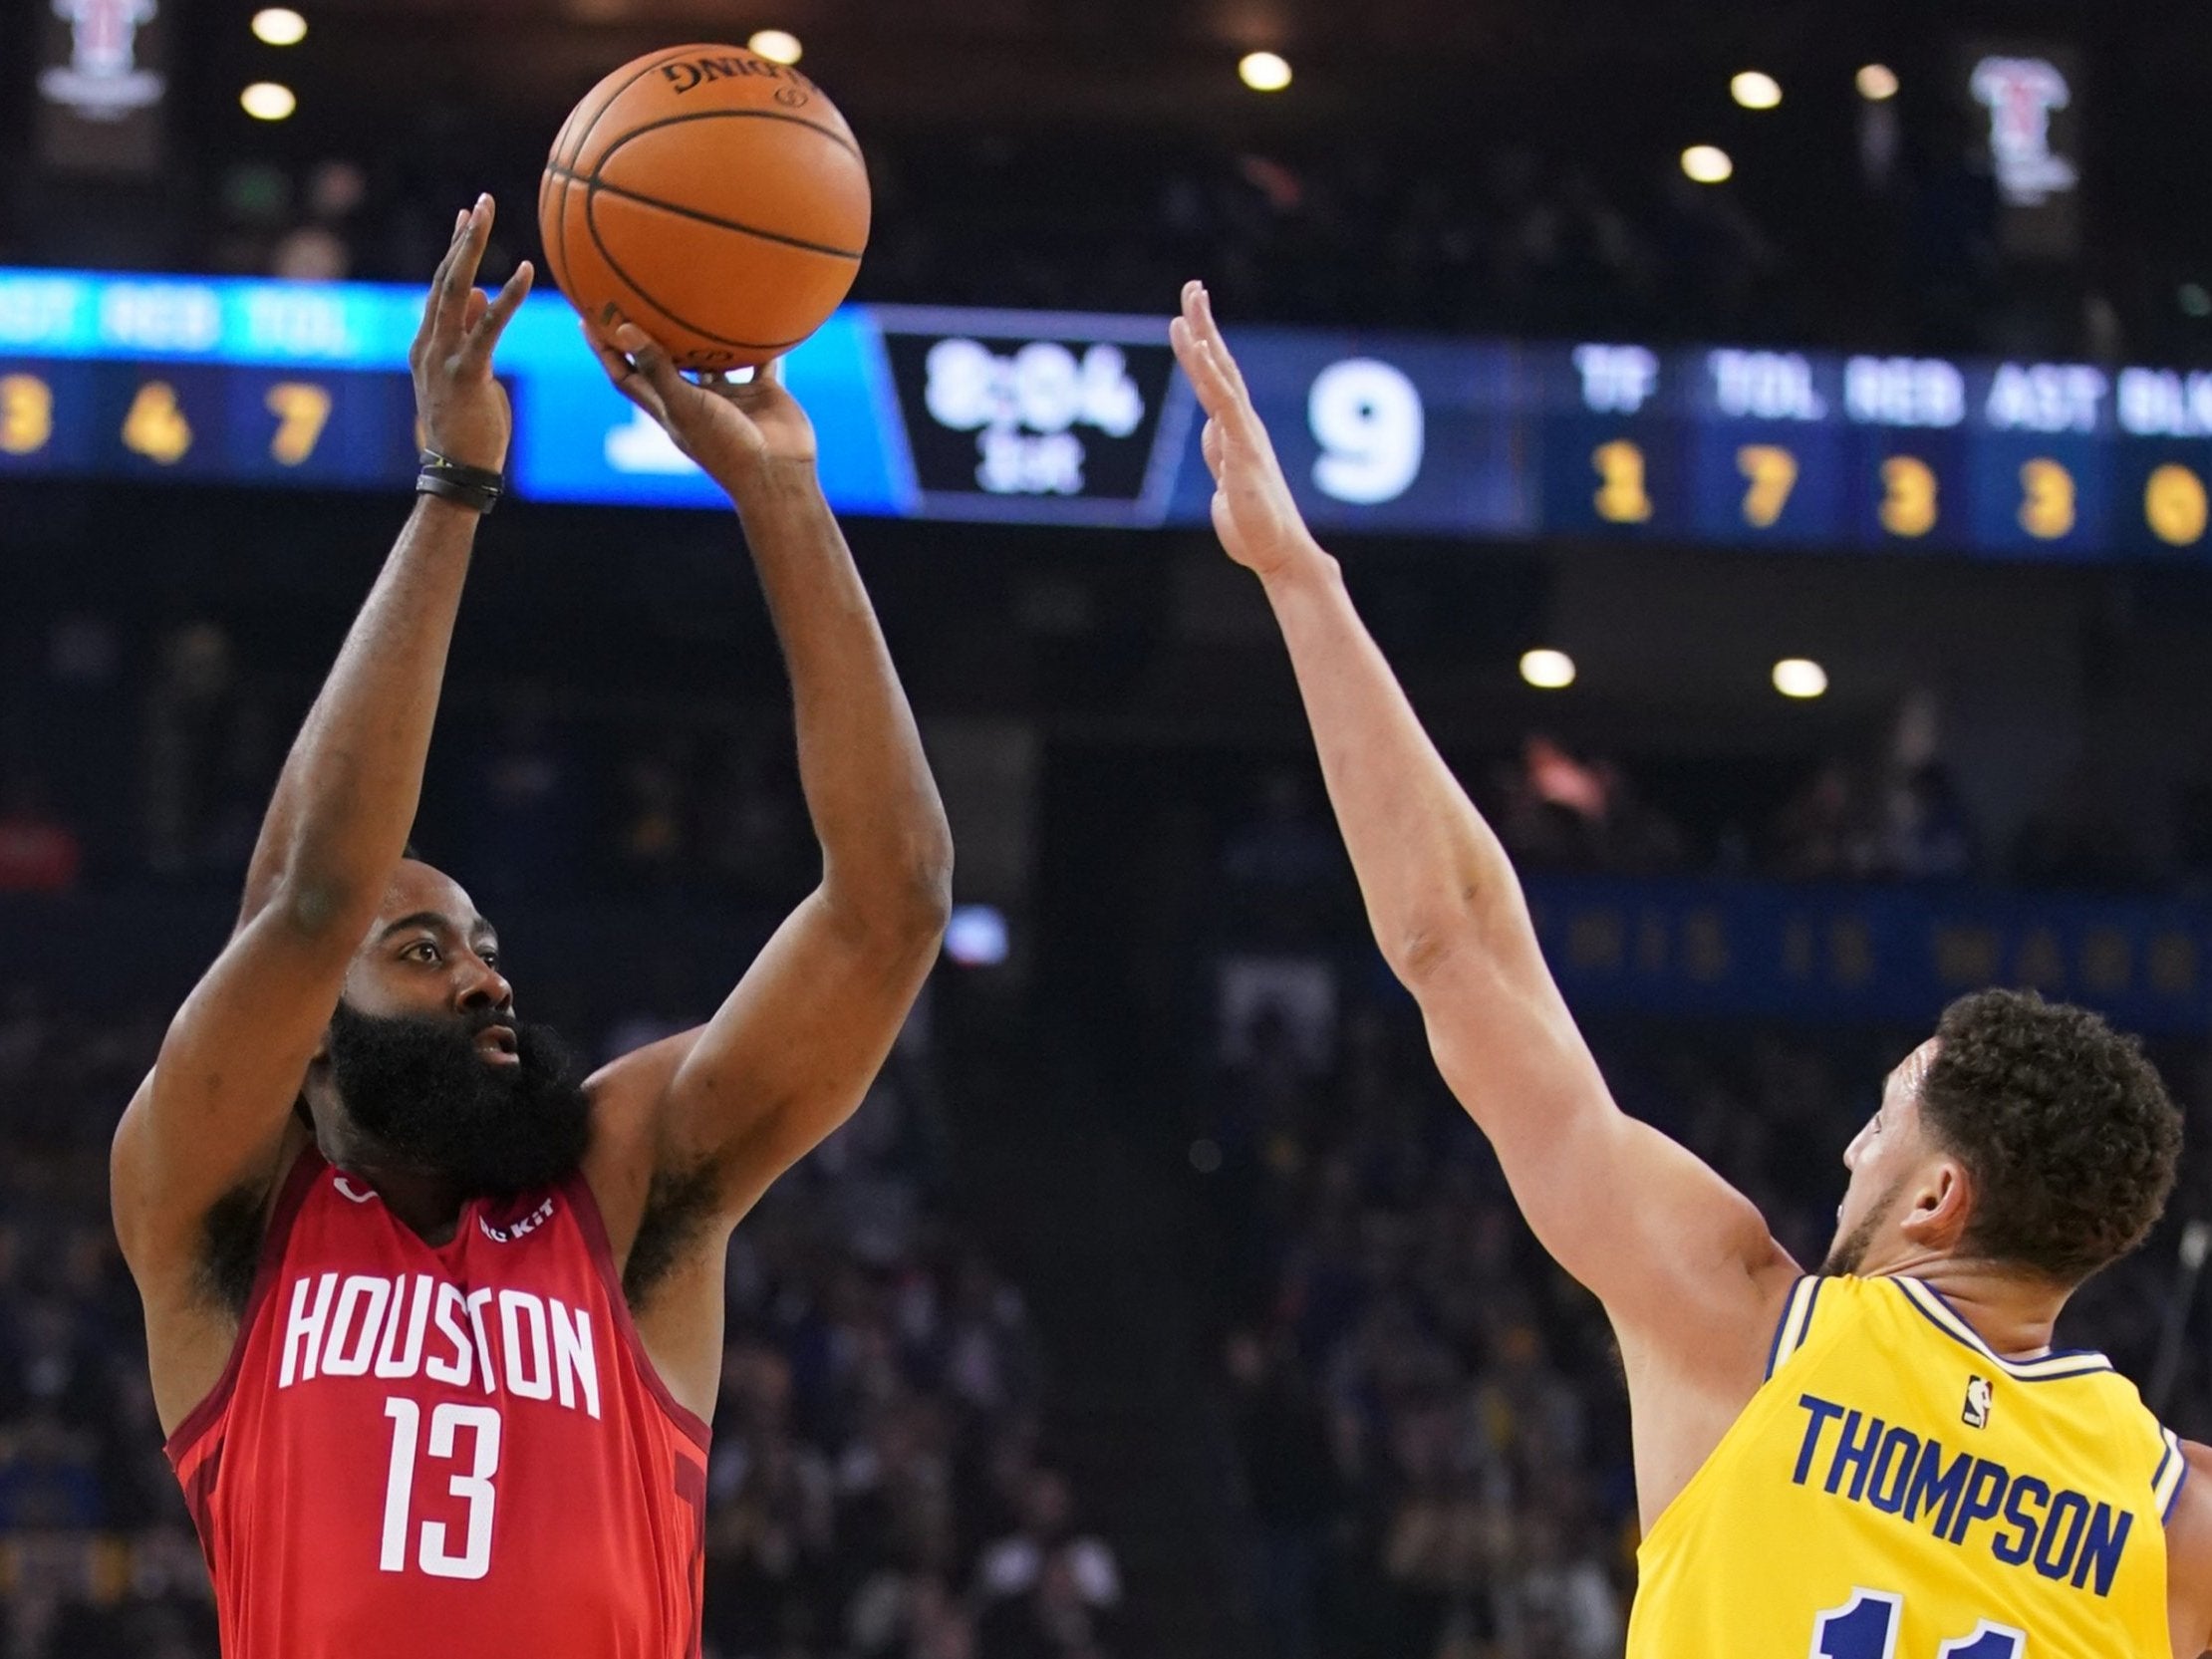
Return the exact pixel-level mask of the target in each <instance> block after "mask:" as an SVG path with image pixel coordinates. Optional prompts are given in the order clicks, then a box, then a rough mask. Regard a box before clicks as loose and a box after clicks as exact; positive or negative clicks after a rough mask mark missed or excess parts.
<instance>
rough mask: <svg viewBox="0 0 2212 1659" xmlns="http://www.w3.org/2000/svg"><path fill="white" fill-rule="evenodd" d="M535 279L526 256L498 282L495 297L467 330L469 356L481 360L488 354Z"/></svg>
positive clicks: (525, 297) (531, 266)
mask: <svg viewBox="0 0 2212 1659" xmlns="http://www.w3.org/2000/svg"><path fill="white" fill-rule="evenodd" d="M536 280H537V270H536V268H535V267H534V266H533V265H531V263H530V262H529V261H528V260H527V259H525V260H523V261H522V263H521V264H519V265H517V266H516V267H515V268H514V274H513V275H512V276H510V277H508V278H507V280H506V281H505V282H504V283H502V284H501V285H500V288H499V294H498V297H497V298H496V299H494V300H492V301H491V302H490V303H489V304H488V305H486V306H485V307H484V308H483V315H482V316H480V317H478V318H477V319H476V320H475V323H474V325H473V326H472V327H471V328H470V329H469V331H468V345H467V351H468V353H469V355H470V356H471V357H474V358H477V359H479V360H481V359H484V358H488V357H490V356H491V352H492V348H493V347H495V346H497V345H498V344H499V337H500V336H501V335H502V334H504V333H506V332H507V325H508V324H509V323H510V322H512V321H513V320H514V314H515V313H516V312H517V311H520V310H521V309H522V302H523V301H524V300H525V299H527V298H528V297H529V294H530V285H531V284H532V283H533V282H535V281H536ZM477 292H478V293H481V292H482V290H481V289H478V290H477Z"/></svg>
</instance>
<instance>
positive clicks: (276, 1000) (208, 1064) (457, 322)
mask: <svg viewBox="0 0 2212 1659" xmlns="http://www.w3.org/2000/svg"><path fill="white" fill-rule="evenodd" d="M491 220H492V206H491V201H490V199H489V198H488V197H485V198H482V199H480V200H479V201H478V202H477V204H476V205H475V207H473V208H472V209H470V210H469V211H467V212H466V213H464V214H462V215H461V216H460V218H459V220H458V221H457V222H456V224H455V226H454V234H453V241H452V244H451V246H450V247H448V248H447V250H446V253H445V258H444V260H443V262H442V263H441V264H440V266H439V268H438V272H437V276H436V278H435V279H434V281H433V283H432V285H431V289H430V294H429V297H428V301H427V303H426V305H425V307H424V312H423V319H422V324H421V328H420V331H419V333H418V334H417V336H416V338H415V346H414V350H413V352H412V353H411V354H410V362H411V365H412V367H413V370H414V375H415V399H416V406H417V412H418V414H419V415H420V417H421V420H422V425H423V430H424V436H425V440H426V441H427V442H428V444H429V445H430V447H431V448H432V449H433V450H435V451H436V452H437V453H439V454H441V455H443V456H445V457H446V458H447V459H449V460H451V461H455V462H459V463H461V464H463V465H466V466H474V467H480V468H487V469H494V470H495V469H497V468H498V467H499V466H500V464H501V463H502V461H503V460H504V458H505V455H506V449H507V437H508V413H507V406H506V399H505V395H504V394H503V393H502V392H501V391H500V389H499V387H498V385H497V384H496V383H495V382H494V381H493V380H492V378H491V352H492V347H493V346H494V345H495V344H496V343H497V341H498V338H499V334H500V331H501V330H502V329H503V328H504V327H505V326H506V322H507V319H508V318H510V317H511V316H513V314H514V311H515V308H516V307H517V306H519V305H520V304H521V303H522V298H523V296H524V295H525V294H526V293H527V292H528V291H529V286H530V268H529V266H528V265H526V264H525V265H522V266H520V267H518V268H517V269H516V271H515V273H514V275H513V277H512V278H511V279H510V280H509V281H508V282H507V284H506V286H505V287H504V288H502V289H501V290H500V292H499V294H498V296H497V297H496V298H492V297H489V296H487V295H485V294H484V293H483V292H481V291H480V290H478V289H477V288H476V287H475V286H474V283H475V276H476V266H477V261H478V258H479V257H480V255H481V252H482V249H483V245H484V241H485V238H486V237H487V236H488V235H489V233H490V229H491ZM477 517H478V513H477V511H476V510H475V509H474V508H472V507H470V506H468V505H465V504H462V503H461V502H458V501H454V500H447V499H441V498H439V497H438V496H436V495H429V494H425V495H422V496H420V497H418V499H417V502H416V505H415V511H414V514H413V515H412V516H411V517H410V518H409V520H408V523H407V528H406V529H405V530H404V531H403V532H402V534H401V536H400V539H399V542H398V544H397V545H396V546H395V547H394V548H393V550H392V554H391V556H390V558H389V559H388V560H387V561H386V563H385V566H384V570H383V573H382V574H381V575H380V576H379V577H378V579H377V583H376V586H375V588H374V589H373V590H372V591H371V593H370V595H369V599H368V602H367V603H366V604H365V605H364V606H363V607H362V610H361V614H360V616H359V617H358V618H357V619H356V620H355V623H354V626H353V629H352V632H351V633H349V634H348V636H347V638H346V643H345V646H344V648H343V649H342V650H341V651H340V653H339V656H338V661H337V664H336V666H335V667H333V668H332V670H331V673H330V678H329V680H328V681H327V682H326V683H325V684H324V687H323V690H322V692H321V694H320V695H319V696H318V697H317V698H316V701H315V705H314V707H313V708H312V709H311V710H310V711H309V713H308V716H307V719H306V722H305V723H304V724H303V725H302V727H301V728H300V734H299V736H298V738H297V739H296V740H295V741H294V743H293V746H292V751H291V754H290V757H289V758H288V759H287V760H286V762H285V766H284V770H283V773H282V775H281V776H280V778H279V780H278V783H277V788H276V794H275V797H274V799H273V800H272V801H271V803H270V806H269V811H268V816H267V818H266V819H265V821H264V822H263V825H262V829H261V837H260V840H259V842H258V844H257V845H256V847H255V849H254V853H253V860H252V864H251V866H250V869H249V872H248V875H247V879H246V890H245V899H244V903H243V905H242V907H241V909H240V913H239V918H238V924H237V928H236V931H235V932H234V933H233V934H232V936H231V939H230V942H229V943H228V945H226V946H225V947H224V949H223V952H222V954H221V955H220V956H219V957H218V958H217V959H216V961H215V963H214V965H213V966H212V967H211V968H209V969H208V970H207V973H206V975H205V976H204V977H203V978H202V979H201V980H200V982H199V983H198V985H197V986H196V987H194V989H193V990H192V993H191V995H190V996H189V997H188V998H187V999H186V1000H185V1002H184V1005H183V1007H182V1008H181V1009H179V1010H178V1012H177V1014H176V1017H175V1018H174V1020H173V1021H172V1022H171V1023H170V1025H169V1029H168V1033H167V1036H166V1037H165V1039H164V1040H163V1042H162V1045H161V1051H160V1056H159V1058H158V1060H157V1061H156V1063H155V1065H154V1069H153V1071H152V1073H151V1074H150V1075H149V1076H148V1077H147V1079H146V1081H145V1082H144V1084H143V1085H141V1086H140V1088H139V1090H138V1095H137V1097H136V1098H135V1099H134V1100H133V1101H132V1102H131V1105H130V1107H129V1109H128V1110H127V1111H126V1112H125V1114H124V1118H123V1122H122V1125H121V1127H120V1128H119V1130H118V1132H117V1135H116V1142H115V1149H114V1157H113V1201H114V1206H115V1219H116V1228H117V1232H118V1235H119V1237H120V1238H121V1241H122V1244H123V1247H124V1252H125V1254H126V1256H127V1257H128V1258H129V1260H130V1262H131V1265H132V1269H133V1271H134V1272H135V1273H136V1275H137V1276H138V1283H139V1287H140V1289H141V1291H142V1292H143V1293H144V1294H145V1297H146V1303H147V1312H148V1319H149V1324H150V1326H151V1327H152V1335H153V1338H154V1348H155V1372H156V1375H155V1383H156V1391H157V1392H158V1393H161V1394H162V1395H163V1396H164V1400H163V1404H164V1416H170V1415H173V1414H172V1413H170V1412H169V1410H168V1407H169V1405H170V1404H172V1403H173V1399H174V1397H176V1396H177V1395H182V1396H184V1403H185V1404H187V1405H188V1404H189V1403H190V1397H191V1396H192V1395H194V1394H196V1392H198V1390H195V1389H192V1388H190V1387H189V1386H188V1385H187V1384H186V1383H185V1382H184V1381H183V1380H181V1379H179V1380H177V1381H176V1383H175V1387H174V1388H173V1389H172V1388H169V1387H166V1386H164V1384H165V1383H166V1382H167V1381H168V1380H169V1379H167V1378H165V1377H164V1376H163V1374H162V1370H163V1367H162V1357H161V1356H162V1353H163V1351H164V1341H163V1337H164V1330H163V1320H164V1317H165V1313H166V1312H168V1311H176V1310H179V1309H185V1308H188V1306H189V1305H190V1304H191V1303H193V1302H194V1300H195V1299H196V1298H199V1292H200V1284H199V1277H200V1272H201V1267H202V1260H201V1256H202V1252H203V1244H204V1230H205V1228H206V1224H207V1220H208V1217H209V1213H210V1211H211V1209H212V1208H213V1207H214V1206H215V1205H216V1204H217V1202H218V1201H220V1200H223V1199H226V1198H230V1197H232V1196H234V1195H239V1194H244V1195H245V1196H246V1197H247V1198H248V1199H249V1200H251V1199H254V1198H257V1197H258V1196H259V1195H260V1194H262V1193H264V1192H266V1190H267V1188H268V1187H269V1185H270V1184H271V1183H272V1182H273V1181H274V1180H275V1179H276V1177H277V1175H278V1174H279V1173H280V1172H278V1171H277V1170H276V1168H275V1160H276V1158H277V1156H278V1153H279V1150H280V1148H281V1146H282V1144H283V1139H284V1134H285V1128H286V1125H287V1124H288V1123H289V1122H290V1120H291V1114H292V1106H293V1102H294V1101H295V1099H296V1098H297V1097H298V1094H299V1090H300V1085H301V1080H302V1078H303V1076H304V1075H305V1073H306V1071H307V1068H308V1063H309V1061H310V1060H311V1059H312V1058H313V1056H314V1054H315V1052H316V1050H317V1048H318V1046H319V1045H320V1043H321V1041H322V1038H323V1032H324V1028H325V1027H326V1025H327V1024H328V1023H329V1020H330V1017H331V1010H332V1008H333V1007H334V1006H335V1005H336V1003H337V1001H338V996H339V990H340V986H341V983H342V981H343V979H344V975H345V972H346V967H347V964H348V962H349V960H350V959H351V958H352V956H353V954H354V952H355V951H356V950H357V948H358V947H359V946H360V944H361V942H362V938H363V936H364V935H365V934H366V933H367V931H368V928H369V925H370V922H371V919H372V918H373V917H374V915H375V914H376V909H377V905H378V903H379V901H380V900H381V899H382V897H383V895H384V891H385V886H386V883H387V882H388V880H389V879H390V877H391V874H392V871H393V869H394V867H395V866H396V865H397V864H398V863H399V860H400V857H401V853H402V851H403V850H404V848H405V847H406V844H407V837H408V831H409V827H410V825H411V823H412V822H413V820H414V817H415V801H416V797H417V795H418V793H419V790H420V787H421V780H422V765H423V759H424V756H425V754H426V753H427V750H428V747H429V740H430V726H431V722H432V719H433V717H434V715H435V713H436V709H437V696H438V684H439V681H440V679H441V678H442V676H443V674H444V669H445V654H446V647H447V643H448V641H449V640H450V638H451V635H452V627H453V618H454V613H455V611H456V610H457V608H458V606H459V602H460V593H461V584H462V579H463V577H464V576H465V575H466V573H467V569H468V557H469V548H470V546H471V543H472V542H473V539H474V535H475V527H476V519H477ZM212 1380H213V1379H212V1377H208V1378H206V1379H203V1382H212Z"/></svg>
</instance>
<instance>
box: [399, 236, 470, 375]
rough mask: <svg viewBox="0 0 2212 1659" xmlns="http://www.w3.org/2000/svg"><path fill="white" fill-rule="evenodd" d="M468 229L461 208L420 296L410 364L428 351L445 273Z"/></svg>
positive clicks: (443, 289) (458, 250) (409, 352)
mask: <svg viewBox="0 0 2212 1659" xmlns="http://www.w3.org/2000/svg"><path fill="white" fill-rule="evenodd" d="M467 228H468V209H467V208H465V207H463V208H462V209H461V210H460V211H459V212H458V213H455V214H454V215H453V239H452V240H451V241H450V242H447V243H446V244H445V253H444V255H443V257H441V258H440V259H439V260H438V262H437V269H436V270H434V271H432V272H431V273H430V285H429V287H428V288H427V289H426V290H425V291H424V293H423V296H422V320H421V322H419V323H417V324H416V325H415V344H414V345H413V346H411V347H410V348H409V349H408V361H409V362H410V363H411V364H412V363H413V362H414V361H415V358H416V357H417V356H419V355H420V354H421V353H423V352H425V351H427V350H429V345H430V334H431V332H432V330H434V329H435V328H436V326H437V301H438V296H439V295H440V294H442V293H444V292H445V272H446V269H447V267H449V266H450V265H451V264H452V263H453V259H454V257H455V255H457V254H458V253H459V252H460V245H461V232H462V231H464V230H466V229H467Z"/></svg>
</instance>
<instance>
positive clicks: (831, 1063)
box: [660, 893, 936, 1218]
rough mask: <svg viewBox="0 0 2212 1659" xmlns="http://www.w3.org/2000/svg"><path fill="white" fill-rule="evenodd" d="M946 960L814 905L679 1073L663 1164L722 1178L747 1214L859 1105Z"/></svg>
mask: <svg viewBox="0 0 2212 1659" xmlns="http://www.w3.org/2000/svg"><path fill="white" fill-rule="evenodd" d="M935 958H936V947H935V942H934V939H932V940H924V939H922V938H919V937H917V938H911V939H910V938H906V937H904V936H899V935H879V934H874V933H870V932H868V931H866V930H858V929H853V928H850V927H847V926H844V925H842V924H841V923H840V922H839V920H838V919H837V918H836V916H835V915H834V914H833V913H832V911H831V910H830V908H829V906H828V905H827V904H826V903H825V902H824V900H823V898H822V896H821V895H820V894H819V893H817V894H814V895H812V896H810V897H809V898H808V899H807V900H806V901H805V902H804V903H802V904H801V905H800V906H799V908H798V909H797V910H796V911H794V912H792V914H791V915H790V916H789V917H788V918H787V919H786V920H785V921H784V923H783V925H782V926H781V927H780V928H778V929H777V930H776V932H775V935H774V937H773V938H771V939H770V940H769V941H768V943H767V945H766V946H765V947H764V948H763V949H762V950H761V953H760V955H759V956H758V957H757V958H755V959H754V961H753V964H752V966H751V968H748V969H747V970H746V972H745V975H744V977H743V978H742V979H741V980H739V981H738V984H737V988H736V989H735V990H733V991H731V992H730V995H729V999H728V1000H727V1001H726V1002H724V1003H723V1004H722V1006H721V1008H720V1009H719V1010H717V1011H716V1013H715V1015H714V1017H713V1018H712V1019H711V1020H709V1021H708V1022H707V1024H706V1026H705V1027H704V1028H703V1029H702V1030H701V1031H700V1032H699V1033H698V1038H697V1041H695V1042H694V1043H692V1044H691V1048H690V1051H689V1052H688V1053H686V1054H685V1056H684V1058H683V1061H682V1063H681V1064H680V1065H679V1066H678V1067H677V1068H676V1070H675V1074H674V1076H673V1077H672V1078H671V1080H670V1082H669V1086H668V1090H667V1093H666V1096H665V1097H664V1100H663V1104H662V1129H661V1135H660V1141H661V1145H662V1147H663V1149H664V1150H663V1154H662V1156H663V1158H664V1160H665V1161H666V1162H667V1163H668V1164H670V1165H672V1166H674V1167H679V1168H681V1167H685V1166H686V1165H687V1164H688V1163H691V1164H697V1163H704V1164H706V1165H708V1166H710V1167H711V1168H713V1169H714V1170H715V1171H716V1172H717V1176H718V1185H719V1196H720V1202H721V1205H722V1208H723V1210H724V1213H725V1215H727V1216H729V1217H731V1218H734V1217H735V1216H738V1215H741V1214H743V1212H744V1211H745V1210H747V1209H749V1208H750V1207H751V1206H752V1204H753V1203H754V1202H755V1201H756V1200H757V1199H758V1198H759V1196H760V1194H761V1193H762V1192H764V1191H765V1190H766V1189H767V1186H768V1184H769V1183H770V1182H771V1181H773V1180H774V1179H775V1178H776V1177H777V1176H778V1175H780V1174H782V1173H783V1171H784V1170H786V1169H788V1168H789V1167H790V1166H791V1165H792V1164H793V1163H795V1162H797V1161H798V1160H799V1159H800V1158H801V1157H803V1156H804V1155H805V1154H806V1153H807V1152H808V1151H809V1150H810V1149H812V1148H813V1147H814V1146H815V1145H816V1144H817V1143H818V1142H820V1141H821V1140H822V1139H823V1138H824V1137H825V1136H827V1135H828V1134H829V1133H830V1132H831V1131H832V1130H834V1129H835V1128H836V1127H837V1126H838V1125H839V1124H841V1123H843V1122H844V1121H845V1119H846V1118H847V1117H849V1116H850V1115H851V1114H852V1111H853V1108H854V1107H856V1106H858V1105H859V1104H860V1100H861V1096H862V1095H863V1094H865V1093H866V1092H867V1089H868V1085H869V1084H870V1083H871V1082H873V1081H874V1079H875V1076H876V1073H877V1072H878V1071H879V1070H881V1069H882V1067H883V1063H884V1060H885V1058H886V1057H887V1056H888V1055H889V1054H890V1052H891V1045H892V1043H893V1042H894V1041H895V1040H896V1039H897V1037H898V1035H899V1029H900V1027H901V1026H902V1025H903V1024H904V1023H905V1022H906V1017H907V1012H908V1010H909V1009H910V1008H911V1007H912V1006H913V1004H914V998H915V995H916V993H917V992H918V991H919V990H920V989H921V987H922V981H923V979H924V978H925V977H926V976H927V975H928V973H929V969H930V966H931V964H932V962H934V961H935Z"/></svg>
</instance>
